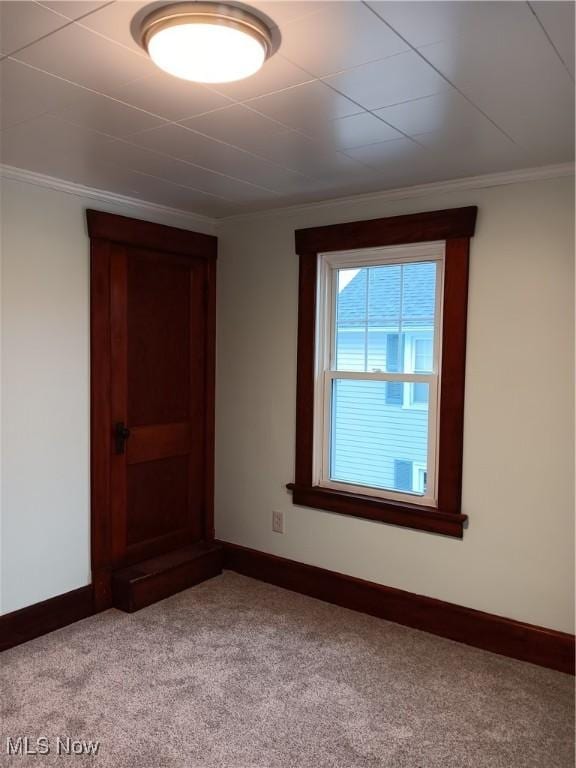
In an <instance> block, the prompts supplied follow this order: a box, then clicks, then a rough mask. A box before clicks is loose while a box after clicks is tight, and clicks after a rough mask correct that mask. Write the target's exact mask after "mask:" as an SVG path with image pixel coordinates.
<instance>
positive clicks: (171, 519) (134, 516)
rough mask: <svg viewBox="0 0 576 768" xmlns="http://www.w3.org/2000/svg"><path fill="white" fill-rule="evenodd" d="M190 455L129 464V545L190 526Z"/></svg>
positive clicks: (157, 537)
mask: <svg viewBox="0 0 576 768" xmlns="http://www.w3.org/2000/svg"><path fill="white" fill-rule="evenodd" d="M188 463H189V462H188V457H187V456H170V457H168V458H165V459H158V460H156V461H147V462H143V463H141V464H131V465H129V467H128V494H127V503H128V507H127V519H126V539H127V542H126V543H127V548H128V550H129V549H130V547H133V546H134V545H137V544H142V543H143V542H150V541H155V540H157V539H159V538H161V537H164V536H166V535H168V534H171V533H174V532H176V531H180V532H182V534H184V533H185V531H186V529H187V528H188V525H189V499H188V487H189V477H188Z"/></svg>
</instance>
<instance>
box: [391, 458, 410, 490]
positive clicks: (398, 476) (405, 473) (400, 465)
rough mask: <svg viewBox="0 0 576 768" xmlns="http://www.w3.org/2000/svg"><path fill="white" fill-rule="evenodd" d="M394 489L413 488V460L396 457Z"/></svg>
mask: <svg viewBox="0 0 576 768" xmlns="http://www.w3.org/2000/svg"><path fill="white" fill-rule="evenodd" d="M394 489H395V490H396V491H411V490H412V462H411V461H404V460H403V459H394Z"/></svg>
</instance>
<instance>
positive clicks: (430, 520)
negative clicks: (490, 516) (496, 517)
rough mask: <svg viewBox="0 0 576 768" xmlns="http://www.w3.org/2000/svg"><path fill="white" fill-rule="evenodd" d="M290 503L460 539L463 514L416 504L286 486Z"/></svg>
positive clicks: (319, 488)
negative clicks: (290, 499) (290, 496)
mask: <svg viewBox="0 0 576 768" xmlns="http://www.w3.org/2000/svg"><path fill="white" fill-rule="evenodd" d="M286 487H287V488H288V490H290V491H292V503H293V504H297V505H298V506H302V507H312V508H314V509H324V510H327V511H328V512H337V513H339V514H341V515H351V516H352V517H362V518H365V519H367V520H378V521H379V522H381V523H392V524H393V525H400V526H403V527H404V528H413V529H415V530H419V531H428V532H430V533H440V534H443V535H444V536H452V537H454V538H457V539H461V538H462V537H463V534H464V523H465V521H466V520H467V519H468V518H467V515H462V514H459V513H457V512H442V511H440V510H437V509H430V507H424V506H421V505H418V504H404V503H399V502H394V501H386V500H382V499H376V498H374V497H372V496H362V495H360V494H353V493H346V492H344V491H335V490H332V489H330V488H321V487H320V486H302V485H296V484H295V483H289V484H288V485H287V486H286Z"/></svg>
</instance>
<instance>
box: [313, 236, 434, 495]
mask: <svg viewBox="0 0 576 768" xmlns="http://www.w3.org/2000/svg"><path fill="white" fill-rule="evenodd" d="M444 259H445V241H437V242H430V243H415V244H412V245H401V246H396V245H394V246H386V247H383V248H370V249H360V250H353V251H331V252H329V253H319V254H318V286H317V296H316V365H315V383H314V451H313V480H314V484H315V485H318V486H321V487H323V488H330V489H333V490H339V491H345V492H348V493H358V494H362V495H364V496H366V495H369V496H374V497H377V498H380V499H389V500H391V501H397V502H408V503H412V504H414V503H416V504H421V505H424V506H429V507H437V506H438V438H439V415H440V391H441V375H442V371H441V360H442V307H443V300H442V299H443V296H444ZM423 261H434V262H436V313H435V326H434V355H433V372H432V373H430V374H414V373H387V372H385V371H380V372H361V371H337V370H335V357H336V323H335V322H334V319H335V307H336V299H337V285H336V279H335V278H336V274H337V270H339V269H361V268H362V267H372V266H386V265H389V264H406V263H411V262H423ZM335 379H356V380H362V381H402V382H408V383H411V382H423V383H427V384H428V385H429V387H430V389H429V404H428V407H429V410H428V468H427V472H428V475H427V488H426V493H425V494H419V493H404V492H398V491H393V490H390V489H384V488H376V487H373V486H365V485H355V484H352V483H343V482H337V481H334V480H331V479H330V438H331V436H330V422H331V407H332V388H333V386H332V382H333V381H334V380H335Z"/></svg>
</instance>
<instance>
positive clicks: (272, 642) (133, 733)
mask: <svg viewBox="0 0 576 768" xmlns="http://www.w3.org/2000/svg"><path fill="white" fill-rule="evenodd" d="M0 663H1V664H2V678H1V686H2V687H1V689H0V690H1V695H2V706H3V714H2V720H1V727H0V732H1V739H2V741H1V744H0V754H1V756H0V763H1V764H2V765H3V766H9V767H10V768H12V766H14V767H16V766H27V765H30V766H32V765H34V766H36V767H38V766H52V765H58V766H63V765H87V764H89V765H91V766H96V768H380V766H386V768H488V767H489V768H568V767H569V766H573V765H574V761H573V754H574V743H573V679H572V678H571V677H569V676H567V675H563V674H561V673H558V672H552V671H549V670H546V669H541V668H539V667H536V666H532V665H530V664H525V663H522V662H517V661H512V660H510V659H505V658H503V657H501V656H496V655H493V654H490V653H486V652H484V651H479V650H475V649H473V648H468V647H466V646H463V645H459V644H457V643H453V642H450V641H448V640H442V639H440V638H436V637H433V636H431V635H427V634H425V633H422V632H417V631H415V630H412V629H408V628H405V627H401V626H398V625H396V624H391V623H388V622H385V621H381V620H380V619H376V618H371V617H369V616H364V615H362V614H358V613H354V612H352V611H347V610H345V609H342V608H337V607H334V606H331V605H328V604H326V603H322V602H319V601H317V600H313V599H311V598H307V597H303V596H301V595H297V594H294V593H292V592H288V591H285V590H282V589H278V588H277V587H272V586H269V585H267V584H263V583H260V582H258V581H254V580H252V579H247V578H245V577H242V576H239V575H237V574H234V573H225V574H224V575H223V576H220V577H218V578H216V579H212V580H211V581H209V582H206V583H204V584H202V585H200V586H198V587H194V588H193V589H190V590H187V591H186V592H182V593H180V594H179V595H176V596H174V597H172V598H170V599H168V600H165V601H163V602H161V603H158V604H156V605H154V606H151V607H150V608H147V609H145V610H143V611H140V612H139V613H136V614H133V615H127V614H124V613H120V612H118V611H114V610H112V611H107V612H106V613H103V614H100V615H98V616H95V617H93V618H90V619H86V620H85V621H82V622H79V623H77V624H74V625H72V626H69V627H66V628H65V629H62V630H60V631H58V632H54V633H52V634H51V635H46V636H44V637H41V638H38V639H37V640H34V641H32V642H30V643H27V644H26V645H22V646H19V647H18V648H13V649H12V650H10V651H7V652H6V653H4V654H3V655H2V656H1V657H0ZM19 735H28V736H32V737H34V738H36V737H37V736H42V735H46V736H49V737H51V739H52V741H51V746H52V747H53V748H55V745H56V742H55V739H56V737H57V736H60V737H65V736H70V737H72V738H79V739H94V740H100V741H101V747H100V751H99V754H98V755H97V757H71V756H58V755H56V754H54V753H52V754H50V755H48V756H37V757H8V756H7V755H6V754H5V750H6V737H7V736H11V737H13V738H14V737H16V736H19Z"/></svg>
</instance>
